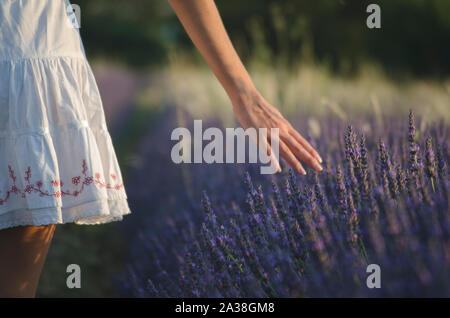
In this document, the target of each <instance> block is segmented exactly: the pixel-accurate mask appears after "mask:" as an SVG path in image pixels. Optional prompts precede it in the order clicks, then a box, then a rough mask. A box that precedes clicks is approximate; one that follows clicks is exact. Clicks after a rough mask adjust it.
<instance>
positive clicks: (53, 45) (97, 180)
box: [0, 0, 130, 229]
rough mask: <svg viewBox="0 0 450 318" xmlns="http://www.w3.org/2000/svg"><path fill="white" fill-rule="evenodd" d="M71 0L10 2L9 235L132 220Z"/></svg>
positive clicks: (5, 134) (1, 39) (5, 205)
mask: <svg viewBox="0 0 450 318" xmlns="http://www.w3.org/2000/svg"><path fill="white" fill-rule="evenodd" d="M69 5H70V4H69V1H68V0H0V229H4V228H9V227H14V226H19V225H44V224H58V223H68V222H75V223H78V224H99V223H106V222H110V221H116V220H121V219H122V216H123V215H125V214H128V213H130V209H129V206H128V202H127V195H126V192H125V189H124V184H123V180H122V175H121V171H120V168H119V165H118V162H117V158H116V154H115V151H114V148H113V144H112V141H111V137H110V135H109V132H108V130H107V126H106V122H105V115H104V111H103V105H102V101H101V98H100V94H99V91H98V88H97V84H96V82H95V79H94V76H93V73H92V70H91V68H90V66H89V64H88V61H87V60H86V56H85V53H84V48H83V44H82V41H81V38H80V35H79V31H78V29H77V28H75V27H74V25H73V24H72V23H71V20H72V15H71V14H69V13H68V6H69Z"/></svg>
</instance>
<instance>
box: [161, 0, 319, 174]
mask: <svg viewBox="0 0 450 318" xmlns="http://www.w3.org/2000/svg"><path fill="white" fill-rule="evenodd" d="M169 3H170V4H171V5H172V7H173V9H174V10H175V13H176V14H177V16H178V18H179V19H180V21H181V23H182V24H183V26H184V28H185V29H186V32H187V33H188V34H189V36H190V38H191V39H192V41H193V42H194V44H195V46H196V47H197V49H198V50H199V51H200V54H201V55H202V56H203V58H204V59H205V60H206V62H207V63H208V64H209V66H210V67H211V69H212V70H213V72H214V74H215V75H216V76H217V78H218V79H219V81H220V83H221V84H222V86H223V87H224V88H225V91H226V92H227V93H228V96H229V97H230V99H231V102H232V104H233V111H234V113H235V115H236V117H237V119H238V121H239V123H240V124H241V125H242V126H243V128H245V129H247V128H249V127H254V128H268V129H270V128H277V129H278V130H279V138H278V139H279V150H280V155H281V156H282V157H283V158H284V159H285V160H286V161H287V162H288V163H289V164H290V165H291V167H292V168H294V169H295V170H296V171H297V172H298V173H300V174H306V170H305V169H304V168H303V166H302V164H301V163H300V162H299V161H298V159H300V160H302V161H303V162H305V163H306V164H308V165H309V166H310V167H311V168H313V169H314V170H316V171H321V170H322V166H321V165H320V162H322V159H321V158H320V156H319V154H318V153H317V151H316V150H315V149H314V148H313V147H312V146H311V145H310V144H309V143H308V142H307V141H306V139H305V138H303V137H302V136H301V135H300V133H298V132H297V131H296V130H295V129H294V128H293V127H292V125H291V124H290V123H289V122H288V121H287V120H286V119H285V118H284V117H283V115H282V114H281V113H280V112H279V111H278V109H276V108H275V107H273V106H272V105H271V104H270V103H268V102H267V101H266V100H265V99H264V98H263V97H262V96H261V94H259V92H258V91H257V90H256V88H255V86H254V85H253V82H252V80H251V78H250V76H249V74H248V72H247V70H246V69H245V67H244V65H243V64H242V62H241V60H240V58H239V56H238V55H237V53H236V50H235V49H234V47H233V44H232V43H231V41H230V39H229V37H228V34H227V32H226V30H225V27H224V25H223V23H222V19H221V18H220V15H219V12H218V10H217V7H216V5H215V3H214V1H213V0H169ZM267 142H268V140H264V139H261V138H258V144H259V145H263V146H264V148H263V149H267V147H266V144H267ZM277 159H278V158H273V160H274V162H275V166H276V167H277V169H278V170H280V167H279V165H278V161H277Z"/></svg>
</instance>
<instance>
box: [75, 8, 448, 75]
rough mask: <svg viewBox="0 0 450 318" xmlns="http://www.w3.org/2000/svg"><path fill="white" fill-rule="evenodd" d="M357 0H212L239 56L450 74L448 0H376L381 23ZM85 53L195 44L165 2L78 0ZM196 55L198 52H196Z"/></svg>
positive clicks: (151, 53)
mask: <svg viewBox="0 0 450 318" xmlns="http://www.w3.org/2000/svg"><path fill="white" fill-rule="evenodd" d="M372 2H373V1H362V0H315V1H308V0H289V1H287V0H246V1H240V0H217V1H216V4H217V6H218V8H219V11H220V13H221V15H222V18H223V20H224V23H225V26H226V28H227V30H228V32H229V34H230V36H231V38H232V40H233V43H234V44H235V46H236V48H237V50H238V52H239V54H240V56H241V57H242V58H243V60H244V62H248V61H249V60H250V59H252V58H255V57H257V60H258V61H259V62H261V63H266V64H273V63H275V62H276V63H277V65H278V63H284V64H286V65H293V64H297V63H299V61H300V60H301V58H303V59H307V60H314V61H317V62H320V63H321V64H326V65H328V66H329V67H330V68H331V69H332V70H333V71H335V72H339V73H341V74H343V75H348V74H354V73H355V72H356V71H357V69H358V67H359V66H360V65H361V64H363V63H367V62H370V63H375V64H378V65H382V66H383V68H384V69H385V70H387V71H388V72H389V73H392V75H405V74H406V75H410V74H412V75H420V76H446V75H448V74H449V72H450V60H449V59H448V57H449V56H450V1H448V0H379V1H376V3H378V4H379V5H380V6H381V7H382V28H381V29H379V30H377V29H372V30H371V29H368V28H367V27H366V26H365V23H366V18H367V16H368V13H366V7H367V5H368V4H369V3H372ZM73 3H77V4H79V5H80V7H81V8H82V28H81V33H82V37H83V39H84V42H85V46H86V50H87V53H88V54H89V55H90V56H92V57H94V56H97V57H98V56H102V57H107V58H112V59H116V60H122V61H124V62H126V63H127V64H129V65H134V66H155V65H161V63H164V62H167V61H168V59H167V57H168V51H169V50H170V49H177V50H180V49H181V50H184V51H188V52H193V51H194V48H193V47H192V44H191V42H190V40H189V38H188V37H187V35H186V34H185V32H184V30H183V29H182V27H181V25H180V23H179V22H178V20H177V18H176V16H175V15H174V13H173V12H172V10H171V8H170V6H169V4H168V2H167V1H147V0H132V1H122V0H96V1H88V0H76V1H73ZM197 58H198V57H197Z"/></svg>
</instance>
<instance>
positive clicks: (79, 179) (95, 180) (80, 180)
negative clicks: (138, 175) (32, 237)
mask: <svg viewBox="0 0 450 318" xmlns="http://www.w3.org/2000/svg"><path fill="white" fill-rule="evenodd" d="M8 171H9V178H10V179H11V180H12V182H13V184H12V186H11V188H10V189H9V190H8V191H7V192H6V195H5V197H4V198H1V197H0V205H3V204H4V203H5V202H6V201H7V200H8V199H9V198H10V197H11V194H16V195H20V196H21V197H22V198H25V197H26V195H27V194H28V195H29V194H32V193H37V194H39V195H40V196H50V197H51V196H53V197H57V198H59V197H61V196H67V195H70V196H74V197H77V196H78V195H79V194H80V193H81V192H83V190H84V189H85V187H86V186H89V185H91V184H96V185H98V186H99V187H100V188H105V189H113V190H120V189H121V188H122V187H123V183H120V184H118V183H116V184H111V183H106V182H105V181H103V180H102V175H101V174H100V173H99V172H96V173H94V176H89V175H87V171H88V168H87V164H86V160H83V163H82V171H81V172H82V175H80V176H75V177H72V184H73V185H74V186H78V185H79V184H81V186H80V187H79V188H77V189H75V190H73V191H69V190H63V189H62V187H63V186H64V182H63V181H62V180H51V181H50V183H51V185H52V186H53V188H55V191H54V192H49V191H48V190H46V191H44V190H43V189H42V186H43V183H42V181H41V180H38V181H36V183H35V184H32V183H31V182H30V179H31V168H30V167H27V170H26V171H25V177H24V179H25V181H26V183H27V184H26V186H25V189H19V188H18V187H17V186H16V176H15V175H14V170H13V169H12V168H11V166H10V165H8ZM110 176H111V177H112V179H114V180H116V179H117V176H116V175H115V174H113V173H112V174H110ZM1 193H2V192H1V191H0V195H1Z"/></svg>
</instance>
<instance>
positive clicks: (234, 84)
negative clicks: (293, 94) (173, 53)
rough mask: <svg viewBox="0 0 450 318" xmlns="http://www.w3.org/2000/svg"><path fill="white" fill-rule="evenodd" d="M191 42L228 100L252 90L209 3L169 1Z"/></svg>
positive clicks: (213, 7) (251, 84)
mask: <svg viewBox="0 0 450 318" xmlns="http://www.w3.org/2000/svg"><path fill="white" fill-rule="evenodd" d="M169 3H170V5H171V6H172V8H173V9H174V11H175V13H176V14H177V16H178V18H179V20H180V21H181V23H182V24H183V26H184V28H185V29H186V31H187V33H188V35H189V37H190V38H191V40H192V42H193V43H194V44H195V46H196V47H197V49H198V50H199V52H200V53H201V55H202V56H203V58H204V59H205V60H206V62H207V63H208V65H209V66H210V67H211V69H212V71H213V72H214V74H215V75H216V77H217V78H218V80H219V81H220V83H221V84H222V86H223V87H224V89H225V91H226V92H227V93H228V95H229V96H230V98H231V99H232V100H236V99H239V98H241V97H242V95H245V94H248V93H252V92H254V91H256V90H255V88H254V85H253V82H252V80H251V78H250V76H249V74H248V73H247V70H246V69H245V67H244V65H243V64H242V62H241V60H240V58H239V56H238V55H237V53H236V50H235V49H234V47H233V44H232V43H231V41H230V38H229V37H228V34H227V32H226V30H225V27H224V25H223V22H222V19H221V18H220V15H219V12H218V10H217V7H216V5H215V3H214V1H213V0H169Z"/></svg>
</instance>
